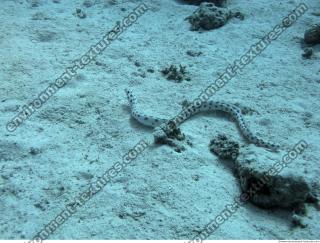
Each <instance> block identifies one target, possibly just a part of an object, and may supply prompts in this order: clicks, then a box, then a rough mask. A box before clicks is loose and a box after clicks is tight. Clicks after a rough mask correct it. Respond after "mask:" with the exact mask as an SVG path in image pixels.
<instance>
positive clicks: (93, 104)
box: [0, 0, 320, 239]
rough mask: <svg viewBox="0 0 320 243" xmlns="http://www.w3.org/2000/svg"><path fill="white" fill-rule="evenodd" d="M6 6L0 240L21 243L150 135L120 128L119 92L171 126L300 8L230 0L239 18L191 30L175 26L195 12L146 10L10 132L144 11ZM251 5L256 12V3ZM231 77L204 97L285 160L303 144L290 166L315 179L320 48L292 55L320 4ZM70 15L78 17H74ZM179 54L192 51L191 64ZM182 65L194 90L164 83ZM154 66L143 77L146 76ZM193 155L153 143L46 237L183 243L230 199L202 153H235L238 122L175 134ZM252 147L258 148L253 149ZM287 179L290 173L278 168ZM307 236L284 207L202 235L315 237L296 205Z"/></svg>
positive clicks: (312, 216) (234, 186) (225, 175)
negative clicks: (40, 99)
mask: <svg viewBox="0 0 320 243" xmlns="http://www.w3.org/2000/svg"><path fill="white" fill-rule="evenodd" d="M30 2H32V1H22V0H20V1H18V0H3V1H1V4H2V5H1V8H0V13H1V14H0V21H1V23H2V24H1V25H0V28H1V34H0V57H1V66H0V80H1V85H0V99H1V100H0V101H1V102H0V111H1V117H0V119H1V124H2V129H1V138H0V214H1V217H0V238H3V239H21V238H24V239H30V238H32V237H34V236H35V234H36V233H37V232H38V231H39V230H41V229H42V227H44V226H45V225H46V224H48V223H49V222H50V221H51V220H53V219H54V218H55V217H56V216H57V214H58V213H60V212H61V210H63V208H64V207H65V205H66V204H68V202H70V201H71V200H72V199H73V198H74V197H76V196H77V195H78V194H79V193H81V192H82V191H83V190H85V189H86V188H87V187H88V186H89V184H90V183H91V182H93V181H94V180H96V179H97V178H98V177H99V176H101V174H102V173H103V172H104V171H106V170H108V169H109V168H110V167H111V166H112V165H113V164H114V163H115V162H117V161H121V159H122V156H123V155H124V154H126V153H127V152H128V150H130V149H131V148H132V147H133V146H134V145H135V144H136V143H138V142H139V141H140V140H141V139H151V138H152V129H149V128H145V127H144V126H142V125H141V124H139V123H137V122H136V121H134V120H133V119H132V118H130V109H129V106H128V101H127V98H126V96H125V93H124V89H125V88H127V87H130V88H131V89H132V90H133V91H134V93H135V95H136V97H137V99H138V100H139V104H140V105H141V109H142V110H143V111H144V112H145V113H148V114H150V115H153V116H160V117H165V118H169V117H173V116H174V115H176V114H177V112H178V111H179V110H180V109H181V103H182V101H183V100H185V99H188V100H192V99H193V98H196V97H197V95H198V94H200V92H201V91H202V90H203V89H204V88H205V87H207V86H208V85H209V84H210V83H211V82H213V81H214V80H215V79H217V78H218V77H219V74H221V73H223V72H224V70H225V68H226V67H228V66H229V65H230V64H231V63H232V62H233V61H234V60H235V59H238V58H240V57H241V55H242V54H244V53H245V52H246V51H247V50H248V49H249V48H250V46H251V45H252V44H254V43H255V42H257V41H259V40H260V38H262V37H263V36H264V35H265V34H266V33H268V32H269V31H270V30H272V28H273V27H274V26H275V25H276V24H279V23H280V22H281V21H282V18H283V17H285V16H286V15H287V14H288V13H289V12H290V11H291V10H292V9H294V8H295V7H296V6H297V5H298V4H299V3H300V1H296V0H292V1H277V0H272V1H263V0H257V1H248V0H239V1H232V0H231V1H230V3H229V5H228V7H229V8H230V9H231V10H233V9H234V10H238V11H241V12H242V13H243V14H244V15H245V19H244V20H243V21H241V20H238V19H232V20H230V22H229V23H227V24H226V25H225V26H223V27H221V28H219V29H215V30H211V31H207V32H202V33H199V32H197V31H190V30H189V28H190V24H189V22H188V21H185V20H184V19H185V17H187V16H189V15H191V14H192V12H193V11H194V10H195V9H196V8H197V6H192V5H183V4H181V3H177V2H176V1H173V0H161V1H150V2H147V4H148V6H149V8H150V10H149V11H148V12H147V13H145V14H144V15H143V16H141V17H140V18H139V19H138V21H137V22H136V23H135V24H133V25H132V26H131V27H130V28H128V29H127V30H126V31H125V32H124V33H123V34H122V35H121V36H120V37H119V38H118V39H117V40H115V41H114V42H113V43H112V44H111V45H110V46H109V47H108V48H107V49H106V50H105V51H104V52H103V54H102V55H100V56H99V57H98V58H97V59H96V61H98V62H97V63H95V62H93V63H91V64H89V65H88V66H86V67H85V68H84V69H83V70H81V71H80V72H79V73H78V75H77V77H76V78H74V79H73V80H72V81H71V82H69V83H68V84H67V85H66V86H65V87H63V88H62V89H61V90H59V92H57V93H56V94H55V95H54V96H53V97H51V99H50V100H49V101H48V102H46V103H45V104H44V105H43V106H42V107H41V108H40V109H39V110H37V112H36V113H35V114H33V115H32V116H31V117H30V118H29V119H28V120H27V121H25V122H24V123H23V124H22V125H21V126H20V127H19V128H18V129H17V130H16V131H14V132H9V131H7V130H6V124H7V122H8V121H10V120H11V119H12V118H13V117H14V116H15V115H16V114H17V113H18V112H19V111H21V109H22V107H23V106H24V105H25V104H28V103H29V102H31V101H32V100H33V99H34V98H35V97H36V96H37V95H38V94H39V93H41V92H42V91H43V90H44V89H46V88H47V86H48V85H49V84H50V83H51V82H53V81H54V80H55V79H56V78H58V77H59V75H61V74H62V73H63V72H64V69H65V68H66V67H68V66H70V64H71V63H72V61H74V60H75V59H78V58H80V57H81V55H83V54H84V53H86V52H87V50H88V49H89V48H90V46H91V45H93V44H95V43H96V42H97V41H99V40H100V39H101V38H102V36H104V34H105V33H106V32H108V31H109V30H111V28H113V26H114V24H115V23H116V21H121V20H122V19H123V18H124V17H125V16H127V15H128V14H129V13H130V11H132V10H133V9H134V8H135V7H137V5H139V4H140V3H142V2H143V1H139V0H132V1H122V0H121V1H117V3H116V4H115V5H109V6H107V7H104V4H103V1H97V4H95V5H94V6H92V7H89V8H86V7H84V6H83V5H82V3H83V1H76V0H74V1H63V2H60V3H55V2H54V1H49V0H47V1H45V0H44V1H40V4H39V6H34V7H31V3H30ZM253 2H254V3H253ZM304 3H306V4H307V5H308V6H309V11H308V12H307V13H305V14H304V15H303V16H302V17H301V18H299V20H298V21H297V23H295V24H294V25H293V26H291V27H290V28H289V29H288V30H286V31H285V32H284V33H283V34H282V35H281V36H280V37H279V38H278V39H277V40H275V41H274V42H273V43H272V44H271V45H269V46H268V48H267V49H266V50H265V51H264V52H263V53H262V54H261V55H260V56H258V57H257V58H256V59H255V60H254V62H253V63H251V64H249V65H248V66H247V67H246V68H245V69H244V70H243V71H242V72H241V74H239V75H237V76H236V77H235V78H234V79H232V80H231V81H230V82H229V83H228V84H227V85H226V86H225V87H224V88H223V89H221V90H220V91H219V92H217V93H216V94H215V95H214V96H213V97H212V99H214V100H223V101H226V102H231V103H239V104H240V105H242V106H245V107H248V108H250V109H252V110H253V112H252V114H249V115H246V116H245V119H246V120H247V121H248V123H249V125H250V128H251V129H252V131H254V132H255V133H257V134H259V135H260V136H261V137H263V138H265V139H266V140H268V141H273V142H276V143H279V144H281V146H282V148H283V149H284V150H286V149H289V148H291V147H292V146H294V144H296V143H297V142H298V141H299V140H301V139H304V140H306V141H307V142H308V144H309V147H308V149H307V150H306V151H305V152H304V154H303V156H300V157H299V158H298V159H297V160H295V161H294V163H292V164H291V167H292V168H291V169H292V170H293V171H295V172H296V173H300V174H302V175H303V177H304V178H305V179H306V180H308V181H317V180H319V174H320V167H319V157H320V138H319V129H320V122H319V121H320V113H319V111H320V103H319V92H320V66H319V57H320V52H319V51H320V48H319V45H318V46H315V48H314V49H315V57H314V58H313V59H310V60H306V59H303V58H302V57H301V54H302V53H303V50H302V45H301V39H302V38H303V33H304V31H305V30H306V29H307V28H308V27H310V26H311V24H313V23H316V22H317V23H319V20H320V18H319V17H318V16H315V15H313V14H312V12H315V11H318V12H319V11H320V3H319V2H318V1H315V0H305V1H304ZM76 8H81V9H83V11H85V13H86V14H87V17H86V18H84V19H80V18H78V17H76V16H75V15H73V14H74V13H75V11H76ZM188 50H192V51H196V52H202V54H201V55H200V56H196V57H192V56H189V55H188V54H187V51H188ZM170 64H176V65H179V64H183V65H186V66H187V69H188V71H189V72H190V76H191V81H183V82H181V83H175V82H172V81H169V80H166V79H165V78H164V77H163V76H162V74H161V72H160V70H161V69H163V68H164V67H167V66H168V65H170ZM148 69H153V70H154V72H150V71H148ZM181 130H182V132H183V133H184V134H185V135H186V137H187V138H188V139H189V140H190V141H191V143H192V146H187V149H186V150H185V151H183V152H182V153H177V152H175V151H174V150H173V148H171V147H169V146H150V147H149V148H148V149H146V150H145V151H144V152H143V153H142V154H141V155H140V156H139V157H138V158H137V159H136V160H134V161H133V162H132V164H131V165H130V166H128V167H127V168H126V169H125V170H124V171H122V172H121V173H120V174H119V175H118V176H117V177H116V178H114V179H113V181H112V183H111V184H109V185H107V186H106V187H105V188H104V190H103V191H102V192H100V193H99V194H97V195H96V196H95V197H94V198H92V199H91V200H90V201H88V202H87V203H86V204H85V205H84V206H83V207H82V208H80V209H79V210H78V212H77V213H75V214H74V215H73V216H72V217H71V218H70V219H69V220H67V221H66V222H65V223H64V224H63V225H61V226H60V227H59V228H58V229H57V230H56V231H55V232H54V233H53V234H52V235H50V237H49V238H50V239H190V238H192V237H194V236H195V234H196V233H197V232H199V231H200V230H202V229H203V227H204V226H205V225H206V224H207V223H209V222H210V221H211V220H212V219H214V218H215V217H216V215H218V214H219V213H220V211H221V210H222V209H223V208H224V206H225V205H226V204H228V203H229V202H232V201H233V199H234V197H236V196H238V195H239V194H240V193H241V189H240V187H239V181H238V179H237V178H236V176H235V174H234V173H233V171H232V170H230V169H229V168H228V167H227V166H226V165H225V164H223V162H222V161H221V160H219V159H218V157H217V156H215V155H214V154H212V153H211V152H210V151H209V148H208V145H209V142H210V140H211V139H212V138H213V137H214V136H215V135H216V134H217V133H226V134H228V135H229V136H231V137H233V138H234V139H235V140H236V141H238V142H240V143H241V145H243V146H245V145H246V141H245V140H244V139H243V137H242V136H241V134H240V133H239V130H238V129H237V126H236V124H235V123H234V122H232V121H231V120H230V119H228V118H227V117H224V116H221V115H217V114H214V113H212V114H204V115H199V116H196V117H194V118H192V119H190V120H189V121H187V122H185V123H183V124H182V126H181ZM250 146H252V149H253V150H254V149H255V146H254V145H250ZM289 169H290V168H289ZM307 209H308V213H307V216H306V217H305V221H306V223H307V224H308V226H307V227H306V228H299V227H293V226H292V222H291V220H290V217H291V214H292V212H290V211H288V210H280V209H272V210H265V209H261V208H258V207H256V206H254V205H252V204H250V203H248V204H246V205H245V206H243V207H241V208H240V209H239V210H238V212H237V213H236V214H234V215H233V216H232V217H231V218H230V219H229V220H228V221H227V222H225V223H224V224H223V225H221V226H220V227H219V228H218V229H217V230H216V231H215V232H214V234H212V235H211V236H210V237H209V239H317V238H320V227H319V223H318V222H319V221H320V214H319V211H317V210H316V209H315V208H314V207H313V206H311V205H307Z"/></svg>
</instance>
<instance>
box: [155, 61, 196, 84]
mask: <svg viewBox="0 0 320 243" xmlns="http://www.w3.org/2000/svg"><path fill="white" fill-rule="evenodd" d="M161 73H162V74H163V75H164V76H165V77H166V78H167V79H168V80H174V81H176V82H177V83H180V82H182V81H183V80H186V81H190V80H191V79H190V77H189V74H188V72H187V71H186V66H182V65H179V67H177V66H176V65H171V66H170V67H168V68H165V69H163V70H161Z"/></svg>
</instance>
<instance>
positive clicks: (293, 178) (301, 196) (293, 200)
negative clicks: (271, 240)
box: [235, 148, 311, 209]
mask: <svg viewBox="0 0 320 243" xmlns="http://www.w3.org/2000/svg"><path fill="white" fill-rule="evenodd" d="M281 161H282V160H281V155H278V154H274V153H266V152H265V151H263V150H262V149H260V148H256V150H255V151H252V150H250V149H244V150H242V151H241V153H240V155H239V157H238V158H237V160H236V163H235V165H236V168H237V173H238V176H239V178H240V186H241V189H242V190H243V191H244V192H250V198H249V200H250V201H251V202H252V203H253V204H255V205H257V206H259V207H262V208H274V207H279V208H288V209H299V208H301V207H302V205H303V204H304V203H305V202H306V201H307V199H308V198H309V195H310V193H311V187H310V186H309V184H308V183H307V182H306V181H305V180H304V178H303V177H302V176H299V175H297V173H294V171H292V170H289V168H287V167H286V168H284V167H283V168H282V167H280V165H279V162H281ZM276 164H278V166H277V167H275V166H274V165H276ZM275 168H277V169H275ZM279 168H280V169H279ZM253 192H254V193H253Z"/></svg>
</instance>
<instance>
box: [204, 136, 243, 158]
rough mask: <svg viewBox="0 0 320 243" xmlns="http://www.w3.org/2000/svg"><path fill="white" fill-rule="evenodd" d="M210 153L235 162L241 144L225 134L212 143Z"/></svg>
mask: <svg viewBox="0 0 320 243" xmlns="http://www.w3.org/2000/svg"><path fill="white" fill-rule="evenodd" d="M209 147H210V151H211V152H213V153H214V154H216V155H217V156H218V157H219V158H221V159H232V160H235V159H236V158H237V157H238V155H239V147H240V146H239V144H238V143H237V142H235V141H233V140H231V139H230V138H228V137H227V136H226V135H225V134H218V136H216V137H215V138H214V139H212V140H211V141H210V145H209Z"/></svg>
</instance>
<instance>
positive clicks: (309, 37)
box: [304, 25, 320, 45]
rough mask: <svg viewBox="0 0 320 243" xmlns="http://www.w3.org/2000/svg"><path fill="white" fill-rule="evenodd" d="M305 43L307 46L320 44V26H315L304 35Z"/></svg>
mask: <svg viewBox="0 0 320 243" xmlns="http://www.w3.org/2000/svg"><path fill="white" fill-rule="evenodd" d="M304 41H305V43H307V44H310V45H315V44H320V25H314V26H313V27H311V28H310V29H308V30H306V32H305V33H304Z"/></svg>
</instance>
